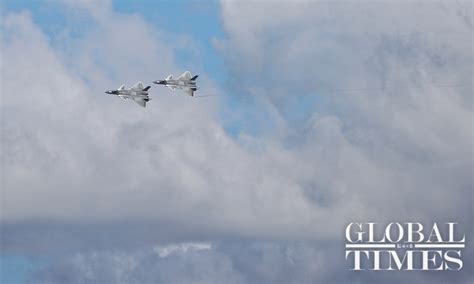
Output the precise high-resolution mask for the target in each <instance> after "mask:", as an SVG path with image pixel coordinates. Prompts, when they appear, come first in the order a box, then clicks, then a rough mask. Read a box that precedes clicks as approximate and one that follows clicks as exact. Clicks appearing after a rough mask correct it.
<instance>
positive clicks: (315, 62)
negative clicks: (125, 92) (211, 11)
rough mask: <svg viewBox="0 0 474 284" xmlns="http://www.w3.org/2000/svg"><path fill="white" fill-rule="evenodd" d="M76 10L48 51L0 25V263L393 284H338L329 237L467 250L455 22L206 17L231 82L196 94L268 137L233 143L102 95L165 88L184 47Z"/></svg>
mask: <svg viewBox="0 0 474 284" xmlns="http://www.w3.org/2000/svg"><path fill="white" fill-rule="evenodd" d="M90 3H92V2H90ZM90 3H89V4H88V3H86V2H81V3H80V4H75V3H66V4H65V6H64V8H65V9H66V10H67V11H71V9H70V5H73V7H74V8H75V9H78V10H74V12H73V13H75V16H76V18H74V19H73V22H72V23H71V25H77V24H78V23H84V25H87V27H88V28H84V29H83V30H82V29H81V30H79V33H78V34H76V33H75V32H72V31H71V30H68V26H66V27H65V28H64V31H63V33H61V34H60V35H59V36H58V37H56V38H54V36H52V35H47V34H45V33H44V32H43V31H42V30H41V28H40V27H39V26H38V25H37V24H35V23H34V22H33V21H32V18H31V15H30V14H29V13H28V12H23V13H17V14H15V13H9V14H6V15H5V17H2V26H1V29H2V33H1V36H2V38H1V41H2V45H1V48H2V50H1V51H2V52H1V53H2V61H1V64H2V65H1V68H2V75H1V79H2V84H1V92H2V100H1V104H0V106H1V111H2V117H3V118H5V119H2V126H1V127H2V151H1V156H0V159H1V160H2V163H3V164H2V183H3V184H2V209H1V213H2V214H1V216H0V217H1V222H2V231H3V232H5V234H4V236H2V240H3V241H2V250H5V251H8V252H10V253H24V254H35V253H39V252H41V253H47V254H49V255H53V257H52V260H48V261H47V265H45V267H44V269H40V270H39V271H37V272H38V273H37V274H35V277H37V279H43V280H44V281H43V282H46V283H48V282H49V283H51V282H53V283H54V282H74V281H77V282H81V281H82V282H92V283H93V282H99V283H103V282H107V281H108V280H110V279H113V282H137V281H139V282H145V283H146V282H147V281H148V282H156V280H157V279H158V280H160V281H161V282H169V283H180V282H186V283H188V282H190V281H191V280H196V282H197V283H200V282H202V283H222V282H223V281H222V280H223V279H224V280H227V282H229V283H242V282H247V283H252V282H253V283H265V282H267V283H276V282H278V281H279V280H280V279H283V280H280V281H283V282H285V283H291V282H294V283H305V282H313V281H316V282H322V283H326V282H328V281H329V280H332V281H334V282H335V283H337V282H344V281H345V280H347V279H357V280H358V281H360V282H361V283H363V282H367V281H371V280H372V281H373V280H374V278H373V277H380V278H377V279H376V280H380V281H388V280H391V281H393V282H396V281H398V282H397V283H399V282H403V281H404V280H406V279H407V278H405V277H411V276H412V275H406V274H397V275H393V278H390V279H387V278H385V275H377V276H373V274H371V275H368V274H362V275H359V276H357V275H353V274H351V273H349V272H347V273H344V271H346V267H345V266H344V260H343V258H342V257H341V255H343V254H342V253H343V252H342V250H340V253H337V251H338V250H339V247H340V246H341V243H342V239H343V235H342V231H343V228H344V227H345V225H346V224H347V223H348V222H351V221H376V222H380V223H384V222H391V221H398V222H403V221H422V222H428V223H429V222H433V221H437V222H445V221H453V220H455V221H457V222H459V223H460V224H461V227H462V230H463V231H465V232H466V235H470V234H472V233H474V231H473V228H472V226H471V225H470V218H469V217H470V216H471V215H472V214H471V213H472V209H471V208H472V199H470V198H467V197H469V196H471V194H472V186H473V181H472V169H473V168H474V166H473V159H472V141H473V136H472V135H473V134H472V131H470V130H472V115H473V104H472V85H471V80H472V64H471V63H472V40H471V41H469V40H466V39H468V38H471V35H472V19H471V17H470V16H469V15H468V14H466V13H464V12H463V11H465V9H466V7H468V6H469V5H471V4H470V3H467V2H456V3H454V2H453V3H444V2H439V3H438V2H436V3H432V2H402V3H373V2H367V3H363V4H360V3H355V2H354V3H352V2H337V3H332V2H331V3H327V2H299V3H298V4H294V5H289V4H287V3H274V4H272V6H271V7H269V6H268V5H270V4H268V3H239V4H238V5H237V4H235V3H232V2H224V3H222V21H223V25H224V28H225V31H226V38H225V39H222V40H220V41H217V42H216V45H217V46H218V47H219V49H220V52H221V54H222V56H223V60H224V62H225V67H226V68H227V71H228V73H229V78H230V82H229V83H228V84H226V85H225V90H220V89H219V88H218V87H217V84H216V83H215V82H213V81H212V78H210V75H209V74H205V72H204V73H203V72H200V79H201V78H202V79H203V80H202V81H200V82H202V83H203V85H202V88H204V89H206V90H212V91H213V92H219V93H223V92H224V91H225V92H228V93H229V94H232V95H234V96H237V97H238V98H241V97H242V98H243V100H245V98H248V97H251V98H255V99H252V100H250V101H251V102H252V103H254V104H255V105H254V109H255V110H257V112H259V113H258V114H257V115H255V116H252V117H254V118H255V121H251V123H253V124H255V125H257V124H258V125H262V126H263V127H267V128H266V129H264V130H263V131H262V132H261V133H259V134H257V135H251V134H249V133H250V131H247V129H246V128H245V127H244V128H243V129H241V131H240V133H237V135H235V136H233V135H229V134H228V133H227V132H226V131H225V129H224V127H223V126H222V124H223V123H222V118H220V114H221V113H225V114H226V115H228V116H235V117H243V116H245V115H246V114H245V113H242V111H241V110H240V109H233V107H234V105H232V104H230V105H225V103H226V101H220V100H218V99H216V100H192V99H189V98H187V97H184V96H171V95H169V94H168V93H167V92H166V91H163V90H161V89H158V88H153V89H152V91H153V100H152V101H151V103H150V104H149V107H147V109H145V110H143V109H141V108H138V107H137V106H135V105H134V104H133V103H127V102H122V101H121V100H118V99H116V98H111V97H110V96H107V95H105V94H103V92H104V90H105V89H110V88H113V87H116V86H118V85H120V84H121V83H126V84H127V85H128V86H130V85H131V84H133V83H135V82H136V81H138V80H143V81H144V82H151V81H152V80H155V79H157V77H160V76H165V75H167V74H168V73H169V70H171V71H172V72H173V73H175V74H176V73H178V72H179V71H182V70H180V68H179V66H178V64H177V63H176V62H175V61H174V44H175V43H176V42H179V43H180V44H183V45H186V44H191V43H190V42H189V41H186V40H180V38H179V36H178V38H177V39H176V42H174V41H171V42H168V41H166V40H163V34H164V31H162V30H161V29H160V28H159V27H154V26H152V25H151V24H150V23H147V22H146V21H145V20H144V19H143V17H142V16H140V15H139V14H132V15H129V14H121V13H118V12H116V11H114V10H113V9H112V6H111V5H110V3H108V4H107V3H106V4H101V5H100V7H96V6H95V2H94V4H90ZM77 5H78V6H77ZM236 5H237V6H236ZM441 18H442V19H444V20H443V21H439V19H441ZM421 19H422V20H421ZM137 43H140V44H137ZM185 47H187V46H185ZM190 48H193V47H192V46H190ZM447 85H449V86H447ZM373 86H376V87H377V88H375V90H369V89H371V88H373ZM335 89H338V90H341V89H342V90H352V91H341V92H336V91H334V90H335ZM357 89H364V91H357ZM211 93H212V92H211ZM301 102H304V103H303V105H304V106H302V105H301ZM306 102H307V104H306ZM295 114H298V115H300V116H299V117H298V119H296V120H295V119H294V115H295ZM235 239H244V241H242V243H238V244H236V243H234V242H233V241H232V240H235ZM261 240H265V241H264V242H263V243H264V244H262V241H261ZM269 240H271V241H269ZM157 242H158V243H157ZM179 242H183V243H184V245H183V244H181V245H176V243H179ZM293 242H296V244H294V243H293ZM207 244H212V245H209V247H207ZM153 248H156V249H157V250H158V255H157V253H156V251H154V250H153ZM160 252H161V253H162V254H163V255H166V257H162V258H160V257H159V253H160ZM466 258H467V259H466V261H467V263H469V261H470V259H472V253H468V254H467V256H466ZM189 267H191V269H187V268H189ZM466 267H468V266H466ZM184 270H186V271H189V274H181V272H182V271H184ZM150 271H152V272H153V273H152V274H149V275H148V276H146V275H147V272H150ZM464 273H465V274H462V275H461V274H459V275H457V277H459V278H460V279H461V280H465V279H469V277H470V276H472V275H471V274H472V272H470V271H467V270H466V271H465V272H464ZM414 277H416V278H417V279H419V281H420V282H423V280H424V279H425V278H423V275H421V274H420V275H418V274H416V276H414ZM443 277H444V276H443ZM443 277H440V278H439V279H438V278H437V279H429V280H430V281H443V279H445V278H443ZM140 280H143V281H140ZM410 280H413V278H410Z"/></svg>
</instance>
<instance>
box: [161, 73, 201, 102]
mask: <svg viewBox="0 0 474 284" xmlns="http://www.w3.org/2000/svg"><path fill="white" fill-rule="evenodd" d="M197 77H198V75H196V76H194V77H193V76H192V75H191V72H189V71H186V72H184V73H183V74H181V75H180V76H179V77H178V78H176V79H173V75H169V76H168V77H166V79H164V80H157V81H154V82H153V83H155V84H159V85H165V86H166V87H168V88H169V89H170V90H173V91H174V90H176V89H180V90H182V91H184V92H185V93H186V94H188V95H190V96H191V97H192V96H194V91H196V90H197V89H198V88H197V86H196V79H197Z"/></svg>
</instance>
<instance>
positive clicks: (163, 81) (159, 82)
mask: <svg viewBox="0 0 474 284" xmlns="http://www.w3.org/2000/svg"><path fill="white" fill-rule="evenodd" d="M153 83H155V84H159V85H165V84H166V81H165V80H156V81H155V82H153Z"/></svg>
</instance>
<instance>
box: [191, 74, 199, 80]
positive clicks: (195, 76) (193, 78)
mask: <svg viewBox="0 0 474 284" xmlns="http://www.w3.org/2000/svg"><path fill="white" fill-rule="evenodd" d="M197 77H199V75H194V77H192V78H191V81H195V80H196V79H197Z"/></svg>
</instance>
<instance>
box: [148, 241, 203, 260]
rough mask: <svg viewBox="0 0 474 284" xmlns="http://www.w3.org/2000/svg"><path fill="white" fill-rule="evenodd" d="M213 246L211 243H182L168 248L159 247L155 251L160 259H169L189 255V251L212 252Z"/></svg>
mask: <svg viewBox="0 0 474 284" xmlns="http://www.w3.org/2000/svg"><path fill="white" fill-rule="evenodd" d="M211 248H212V245H211V244H209V243H181V244H171V245H167V246H157V247H154V248H153V250H154V251H155V252H156V253H158V255H159V256H160V257H167V256H169V255H173V254H177V253H187V252H188V251H198V250H210V249H211Z"/></svg>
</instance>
